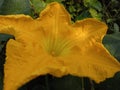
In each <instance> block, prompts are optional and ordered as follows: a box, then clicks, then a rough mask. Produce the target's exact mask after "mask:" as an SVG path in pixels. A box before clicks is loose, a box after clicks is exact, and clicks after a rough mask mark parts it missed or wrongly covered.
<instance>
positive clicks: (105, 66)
mask: <svg viewBox="0 0 120 90" xmlns="http://www.w3.org/2000/svg"><path fill="white" fill-rule="evenodd" d="M82 48H83V49H85V50H87V51H86V52H85V53H84V52H81V48H79V47H74V48H73V52H72V53H71V54H70V55H69V56H64V57H61V58H60V59H61V60H62V62H64V64H65V65H66V67H67V68H68V72H69V74H71V75H75V76H80V77H89V78H91V79H92V80H95V81H96V82H97V83H100V82H101V81H104V80H105V79H106V78H110V77H113V75H114V74H115V73H116V72H118V71H120V63H119V62H118V61H117V60H116V59H115V58H114V57H113V56H111V55H110V53H109V52H108V51H107V50H106V49H105V48H104V46H102V44H99V43H98V44H93V46H92V47H91V48H87V49H86V47H84V46H83V47H82Z"/></svg>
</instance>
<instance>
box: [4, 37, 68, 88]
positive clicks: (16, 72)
mask: <svg viewBox="0 0 120 90" xmlns="http://www.w3.org/2000/svg"><path fill="white" fill-rule="evenodd" d="M33 40H34V38H33V39H31V41H30V43H31V44H29V43H28V44H27V43H26V45H24V43H21V42H18V41H15V40H9V42H8V44H7V49H6V55H7V57H6V63H5V67H4V72H5V77H4V90H17V89H18V88H19V87H20V86H22V85H23V84H25V83H26V82H28V81H30V80H32V79H34V78H36V77H38V76H40V75H45V74H48V73H49V74H51V75H54V76H57V77H60V76H62V75H64V74H65V71H66V70H65V67H64V66H63V64H62V63H61V62H58V61H56V60H54V58H53V57H51V56H49V55H48V54H47V53H45V52H44V50H43V49H42V47H41V46H40V44H39V42H38V41H36V40H34V41H33Z"/></svg>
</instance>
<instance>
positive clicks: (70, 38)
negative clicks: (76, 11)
mask: <svg viewBox="0 0 120 90" xmlns="http://www.w3.org/2000/svg"><path fill="white" fill-rule="evenodd" d="M106 30H107V26H106V25H105V24H104V23H103V22H100V21H98V20H96V19H92V18H89V19H84V20H81V21H77V22H76V23H74V24H72V23H71V21H70V15H69V14H68V12H67V11H66V10H65V8H64V7H63V6H62V5H60V4H58V3H56V2H54V3H51V4H49V5H48V6H47V7H46V8H45V9H44V10H43V11H42V12H41V14H40V17H39V18H37V19H32V18H31V17H30V16H27V15H7V16H0V32H1V33H7V34H11V35H14V37H15V40H14V39H10V40H9V41H8V43H7V46H6V62H5V65H4V73H5V76H4V90H17V89H18V88H19V87H20V86H22V85H23V84H25V83H26V82H28V81H30V80H32V79H34V78H36V77H38V76H40V75H46V74H51V75H53V76H56V77H62V76H63V75H68V74H71V75H74V76H79V77H89V78H91V79H93V80H95V81H96V82H97V83H99V82H101V81H103V80H105V79H106V78H109V77H112V76H113V75H114V74H115V73H116V72H118V71H120V63H119V62H117V60H116V59H115V58H114V57H113V56H111V55H110V53H109V52H108V51H107V50H106V49H105V47H104V46H103V44H102V39H103V37H104V35H105V34H106Z"/></svg>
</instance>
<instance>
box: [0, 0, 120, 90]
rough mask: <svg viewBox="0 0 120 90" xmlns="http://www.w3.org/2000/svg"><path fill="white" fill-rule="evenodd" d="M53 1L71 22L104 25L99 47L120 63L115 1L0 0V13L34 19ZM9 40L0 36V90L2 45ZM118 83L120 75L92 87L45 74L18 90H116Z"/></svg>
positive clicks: (119, 13)
mask: <svg viewBox="0 0 120 90" xmlns="http://www.w3.org/2000/svg"><path fill="white" fill-rule="evenodd" d="M53 1H56V2H59V3H61V4H63V5H64V6H65V8H66V9H67V11H68V12H69V13H70V15H71V19H72V21H73V22H75V21H76V20H81V19H84V18H89V17H91V18H96V19H99V20H101V21H104V22H106V24H107V25H108V32H107V34H106V36H105V37H104V39H103V44H104V45H105V47H106V48H107V49H108V50H109V51H110V53H111V54H112V55H113V56H114V57H115V58H116V59H117V60H118V61H120V49H119V47H120V28H119V27H120V7H119V5H120V1H119V0H0V14H1V15H8V14H27V15H30V16H32V17H33V18H37V17H38V16H39V13H40V12H41V11H42V10H43V9H44V8H45V7H46V5H47V4H48V3H50V2H53ZM10 38H13V39H14V37H13V36H11V35H7V34H0V90H2V86H3V82H2V81H3V77H4V73H3V68H4V67H3V64H4V63H5V46H6V43H7V41H8V40H9V39H10ZM119 84H120V72H118V73H117V74H116V75H115V76H114V77H113V78H110V79H107V80H105V81H104V82H101V83H100V84H96V83H95V82H93V81H91V80H89V79H88V78H78V77H74V76H70V75H68V76H64V77H63V78H55V77H53V76H50V75H45V76H40V77H38V78H36V79H34V80H31V81H30V82H28V83H27V84H25V85H23V86H22V87H21V88H19V90H83V89H84V90H120V85H119ZM46 87H47V88H46Z"/></svg>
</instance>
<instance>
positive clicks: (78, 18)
mask: <svg viewBox="0 0 120 90" xmlns="http://www.w3.org/2000/svg"><path fill="white" fill-rule="evenodd" d="M89 17H91V15H90V13H89V12H88V10H86V11H83V12H82V13H81V14H80V15H78V16H76V18H77V19H76V20H82V19H84V18H89Z"/></svg>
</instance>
